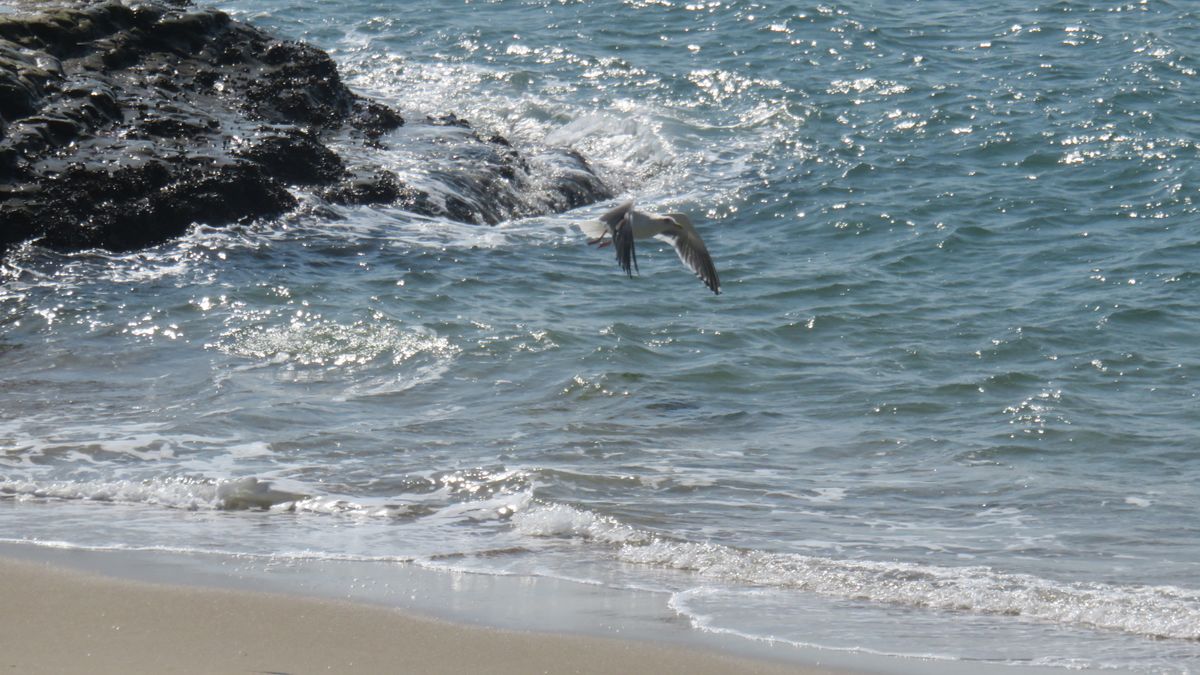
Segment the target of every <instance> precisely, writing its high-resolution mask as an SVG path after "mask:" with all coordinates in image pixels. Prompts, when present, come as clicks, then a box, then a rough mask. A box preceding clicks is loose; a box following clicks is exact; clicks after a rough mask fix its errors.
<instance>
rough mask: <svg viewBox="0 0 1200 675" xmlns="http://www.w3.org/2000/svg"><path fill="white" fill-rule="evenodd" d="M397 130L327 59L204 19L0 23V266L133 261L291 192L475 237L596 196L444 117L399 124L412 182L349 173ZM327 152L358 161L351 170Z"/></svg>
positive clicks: (268, 211) (93, 11) (394, 118)
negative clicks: (400, 214)
mask: <svg viewBox="0 0 1200 675" xmlns="http://www.w3.org/2000/svg"><path fill="white" fill-rule="evenodd" d="M404 124H405V121H404V119H403V118H402V117H401V116H400V114H399V113H397V112H396V111H395V110H393V109H391V108H389V107H387V106H385V105H383V104H381V103H379V102H376V101H371V100H368V99H365V98H363V97H361V96H358V95H356V94H354V93H353V92H351V91H350V90H349V89H347V88H346V87H345V86H344V84H343V83H342V81H341V78H340V77H339V75H338V72H337V68H336V66H335V64H334V63H333V61H332V60H331V59H330V58H329V56H328V55H327V54H325V53H324V52H322V51H320V50H318V49H316V48H314V47H311V46H309V45H306V44H303V43H298V42H291V41H286V40H279V39H276V38H273V37H271V36H269V35H267V34H265V33H264V32H262V31H260V30H258V29H256V28H253V27H251V26H248V25H245V24H242V23H239V22H236V21H234V20H232V19H230V17H229V16H227V15H226V14H224V13H222V12H219V11H216V10H211V9H195V8H192V7H189V6H187V5H186V3H183V2H180V3H173V4H156V3H154V2H148V3H138V4H136V5H125V4H122V3H119V2H111V1H109V2H99V3H94V4H79V5H68V6H66V7H59V8H51V9H44V8H43V9H40V10H39V11H38V12H37V13H24V14H22V13H18V14H0V254H2V253H3V252H4V251H5V250H6V249H7V247H9V246H11V245H12V244H15V243H18V242H21V241H26V240H30V239H36V240H37V241H38V242H39V243H40V244H42V245H45V246H51V247H55V248H63V249H78V248H90V247H100V248H108V249H120V250H125V249H133V248H138V247H144V246H147V245H152V244H155V243H158V242H162V241H164V240H166V239H169V238H171V237H175V236H178V235H179V234H182V233H183V232H184V231H186V230H187V228H188V227H189V226H191V225H192V224H193V223H197V222H203V223H207V224H210V225H221V224H225V223H230V222H239V221H247V220H252V219H256V218H263V217H272V216H277V215H280V214H282V213H284V212H286V211H288V210H289V209H291V208H293V207H295V206H296V198H295V196H294V195H293V190H295V189H300V190H307V191H310V192H312V193H313V194H316V195H318V196H319V197H321V198H324V199H326V200H328V201H330V202H333V203H341V204H380V203H397V204H400V205H402V206H403V207H404V208H408V209H411V210H413V211H417V212H419V213H423V214H427V215H436V216H442V217H446V218H451V219H455V220H461V221H465V222H478V223H495V222H498V221H499V220H502V219H504V218H506V217H513V216H517V215H525V214H530V213H537V212H545V211H550V210H561V209H567V208H573V207H575V206H579V205H582V204H585V203H589V202H591V201H595V200H597V199H601V198H604V197H606V196H608V194H609V193H608V190H607V189H606V188H605V186H604V185H603V183H602V182H601V181H600V180H599V179H598V178H597V177H596V176H595V174H594V173H592V171H591V169H590V168H589V167H588V166H587V163H586V162H585V161H584V159H583V158H582V157H580V156H579V155H577V154H575V153H572V152H570V151H547V152H545V153H544V154H542V155H536V156H532V157H528V158H527V157H525V156H523V155H522V154H521V153H520V152H518V151H517V150H515V149H514V148H513V147H512V146H511V145H510V144H509V143H508V142H507V141H506V140H505V139H503V138H500V137H495V136H485V135H481V134H480V133H478V132H476V131H475V130H473V129H472V128H471V127H470V125H469V124H467V123H466V122H464V121H463V120H460V119H458V118H457V117H455V116H453V115H448V116H441V117H430V118H427V119H425V120H421V121H419V122H417V123H416V125H414V126H418V127H422V128H428V129H431V130H436V131H437V132H438V133H437V134H436V136H429V137H430V138H434V139H435V140H436V142H428V143H424V144H421V143H416V144H415V147H419V148H421V152H424V153H426V156H422V158H421V162H420V166H421V167H422V170H421V171H420V172H418V173H419V174H420V175H419V176H418V180H416V181H414V180H412V178H411V177H409V178H410V179H409V181H408V182H406V181H404V180H401V178H400V177H399V176H398V175H397V174H396V173H395V172H394V171H391V170H389V169H387V168H385V167H383V166H378V165H376V166H371V165H366V164H363V162H364V161H370V160H363V159H362V157H369V156H370V152H368V150H369V149H370V148H381V147H383V144H385V143H387V142H389V138H391V137H393V136H395V132H396V131H397V130H398V129H400V128H401V127H402V126H403V125H404ZM389 134H390V136H389ZM425 136H428V135H425ZM414 137H422V134H421V133H417V132H414ZM333 141H336V143H340V144H342V145H343V146H344V145H345V144H357V145H355V147H358V148H360V150H362V151H356V152H354V153H353V154H354V155H355V157H357V158H358V159H357V160H356V161H357V162H358V163H359V165H349V164H348V162H347V161H346V160H345V159H344V158H343V157H341V156H339V155H338V153H337V152H335V150H334V149H332V148H331V147H330V145H331V143H332V142H333ZM336 143H334V147H338V146H337V145H336ZM435 188H436V189H435Z"/></svg>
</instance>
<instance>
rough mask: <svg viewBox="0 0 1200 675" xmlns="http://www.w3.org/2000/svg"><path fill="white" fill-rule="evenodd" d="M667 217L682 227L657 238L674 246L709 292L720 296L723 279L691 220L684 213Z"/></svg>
mask: <svg viewBox="0 0 1200 675" xmlns="http://www.w3.org/2000/svg"><path fill="white" fill-rule="evenodd" d="M667 215H668V216H669V217H671V218H674V219H675V222H677V223H679V224H680V225H681V226H682V227H680V228H677V229H676V228H672V229H670V230H667V231H665V232H662V233H661V234H657V235H655V238H656V239H658V240H660V241H665V242H667V243H668V244H670V245H671V246H673V247H674V248H675V253H676V254H677V255H679V259H680V260H681V261H683V264H684V265H687V266H688V269H690V270H692V271H693V272H695V273H696V276H698V277H700V280H701V281H703V282H704V285H705V286H708V288H709V290H711V291H712V292H713V293H716V294H717V295H720V294H721V278H720V277H719V276H717V267H716V265H713V261H712V256H710V255H709V254H708V247H707V246H705V245H704V240H703V239H701V238H700V233H699V232H697V231H696V228H695V227H694V226H693V225H692V221H691V219H689V218H688V217H687V216H686V215H685V214H682V213H668V214H667Z"/></svg>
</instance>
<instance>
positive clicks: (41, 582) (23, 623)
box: [0, 558, 841, 675]
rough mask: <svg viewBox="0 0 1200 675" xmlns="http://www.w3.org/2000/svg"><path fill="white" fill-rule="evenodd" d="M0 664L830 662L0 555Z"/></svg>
mask: <svg viewBox="0 0 1200 675" xmlns="http://www.w3.org/2000/svg"><path fill="white" fill-rule="evenodd" d="M0 607H3V612H2V613H0V616H2V617H3V619H2V620H0V672H12V673H55V674H60V673H61V674H67V673H93V674H97V675H103V674H106V673H114V674H115V673H122V674H126V673H189V674H192V673H288V674H292V675H300V674H302V673H456V674H457V673H466V672H475V673H497V674H510V673H511V674H513V675H517V674H521V675H525V674H528V673H639V672H640V673H680V674H683V673H688V674H696V675H705V674H712V675H716V674H718V673H728V674H743V673H744V674H751V673H755V674H762V675H774V674H782V673H811V674H815V673H831V674H832V673H835V672H841V671H833V670H824V669H820V668H811V667H804V666H794V665H790V664H785V663H773V662H767V661H756V660H750V659H743V658H737V657H731V656H727V655H724V654H719V653H714V652H709V651H705V650H702V649H691V648H682V647H678V646H672V645H658V644H653V643H642V642H637V641H633V640H613V639H607V638H593V637H580V636H574V635H557V634H541V633H531V632H520V631H504V630H496V629H489V628H481V627H476V626H465V625H458V624H453V623H448V622H444V621H440V620H435V619H428V618H423V617H416V616H411V615H407V614H404V613H401V612H399V611H397V610H394V609H389V608H385V607H376V606H371V605H362V604H355V603H350V602H340V601H329V600H320V599H313V598H306V597H298V596H290V595H282V594H275V593H259V592H253V591H241V590H223V589H213V588H193V587H188V586H173V585H163V584H153V583H143V582H136V581H128V580H123V579H115V578H110V577H104V576H98V575H93V574H90V573H86V572H79V571H75V570H71V569H67V568H63V567H58V566H54V565H51V564H48V563H42V562H33V561H23V560H14V559H7V558H0Z"/></svg>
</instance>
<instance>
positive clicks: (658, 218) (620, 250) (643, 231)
mask: <svg viewBox="0 0 1200 675" xmlns="http://www.w3.org/2000/svg"><path fill="white" fill-rule="evenodd" d="M579 229H580V230H582V231H583V233H584V234H586V235H587V236H589V237H591V238H592V241H591V242H589V243H593V244H600V245H601V246H607V245H608V244H609V243H612V244H614V248H615V249H616V252H617V262H618V264H620V265H621V269H623V270H625V272H626V273H627V274H629V275H630V276H633V272H634V270H636V269H637V253H636V250H635V246H634V240H636V239H650V238H652V237H653V238H655V239H658V240H660V241H664V242H666V243H668V244H671V246H673V247H674V248H675V253H676V254H678V255H679V259H680V260H681V261H682V262H683V264H685V265H687V266H688V268H689V269H691V270H692V271H693V272H695V273H696V276H698V277H700V280H701V281H703V282H704V285H706V286H708V287H709V289H710V290H712V292H713V293H717V294H719V293H720V292H721V280H720V278H719V277H718V276H717V268H716V267H715V266H714V265H713V262H712V257H711V256H709V254H708V248H707V247H706V246H705V245H704V240H703V239H701V238H700V233H698V232H696V227H695V226H694V225H692V221H691V219H690V218H688V217H687V215H686V214H683V213H668V214H666V215H658V214H654V213H647V212H645V211H638V210H637V209H635V208H633V201H627V202H625V203H623V204H621V205H620V206H618V207H616V208H615V209H612V210H611V211H609V212H607V213H605V214H604V215H602V216H600V219H599V220H596V221H587V222H582V223H579ZM606 236H609V237H611V238H612V241H611V242H604V238H605V237H606Z"/></svg>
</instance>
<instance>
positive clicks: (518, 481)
mask: <svg viewBox="0 0 1200 675" xmlns="http://www.w3.org/2000/svg"><path fill="white" fill-rule="evenodd" d="M217 6H218V7H220V8H222V9H224V10H226V11H228V12H230V13H231V14H232V15H234V16H235V17H237V18H239V19H242V20H245V21H249V22H252V23H254V24H256V25H258V26H261V27H264V28H266V29H269V30H271V31H274V32H276V33H278V34H280V35H284V36H287V37H291V38H295V39H303V40H306V41H308V42H310V43H312V44H315V45H317V46H319V47H321V48H323V49H326V50H328V51H329V52H330V53H331V54H332V55H333V57H334V58H335V60H336V61H337V62H338V63H339V66H340V67H341V69H342V71H343V73H344V77H345V79H346V81H347V83H348V84H350V85H351V87H352V88H354V89H356V90H357V91H360V92H362V93H364V94H368V95H371V96H375V97H378V98H380V99H382V100H384V101H386V102H389V103H391V104H393V105H395V106H397V107H399V108H400V109H401V110H402V111H403V112H404V113H405V114H406V116H408V117H409V118H410V119H414V120H415V119H420V118H421V117H423V116H424V115H426V114H444V113H451V112H452V113H455V114H457V115H458V116H460V117H462V118H465V119H467V120H470V121H471V123H472V124H474V125H475V126H476V127H478V128H481V129H484V130H487V131H491V132H496V133H501V134H504V135H505V136H507V137H508V138H509V139H510V140H511V141H512V142H513V144H514V145H515V146H516V147H518V148H519V149H522V150H523V151H525V152H528V153H531V154H532V153H536V152H537V151H539V150H540V149H542V148H545V147H571V148H574V149H577V150H578V151H580V152H582V153H583V154H584V155H585V156H587V157H588V159H589V160H590V161H591V163H592V164H593V166H594V167H595V168H596V170H597V171H598V172H599V173H600V174H601V175H602V177H603V178H604V179H605V180H606V181H607V182H608V184H609V185H611V186H612V187H613V190H614V192H616V193H617V194H619V195H620V198H633V199H635V200H637V202H638V203H639V204H640V205H642V206H644V207H646V208H648V209H652V210H659V211H668V210H670V211H686V212H688V213H690V214H693V220H694V221H696V223H697V226H698V228H699V230H700V232H701V234H702V235H703V236H704V238H705V240H706V241H707V243H708V247H709V249H710V250H711V252H712V254H713V257H714V260H715V262H716V265H717V268H718V269H719V270H720V273H721V278H722V281H723V293H722V294H721V295H720V296H714V295H713V294H711V293H710V292H708V291H707V290H706V289H705V288H704V287H703V285H702V284H701V283H700V282H699V281H697V280H696V279H695V278H694V277H693V276H692V275H691V273H690V272H688V271H687V270H686V269H684V268H683V267H682V266H681V265H680V264H679V263H678V261H677V259H676V258H675V255H674V253H673V252H672V251H670V250H669V249H666V248H664V247H663V246H660V245H656V244H647V245H643V246H641V247H640V249H639V261H640V263H641V275H640V276H638V277H635V278H633V279H629V278H626V277H625V276H624V275H623V274H622V273H621V272H620V270H619V269H618V268H617V266H616V264H615V261H614V260H613V257H612V254H611V249H609V250H604V251H597V250H595V249H593V248H591V247H588V246H587V245H586V244H585V243H584V237H583V236H582V235H581V234H580V233H579V231H578V230H577V229H576V228H575V226H574V223H576V222H578V221H580V220H585V219H590V218H594V217H596V215H598V214H599V213H602V212H603V211H604V210H605V209H606V208H608V207H611V206H612V205H613V204H614V203H615V200H614V201H612V202H606V203H602V204H597V205H594V206H591V207H585V208H581V209H578V210H576V211H574V212H569V213H563V214H558V215H548V216H542V217H535V218H525V219H514V220H509V221H506V222H504V223H501V224H500V225H498V226H495V227H487V226H468V225H461V224H455V223H450V222H441V221H438V220H431V219H429V218H425V217H418V216H415V215H412V214H409V213H406V212H404V211H403V210H401V209H399V208H395V207H358V208H344V207H333V206H330V205H327V204H323V203H320V202H319V200H317V199H316V198H313V197H311V196H303V205H302V206H301V207H300V208H299V209H297V210H296V211H295V212H294V213H291V214H288V215H287V216H285V217H283V218H281V219H279V220H277V221H272V222H262V223H256V224H254V225H252V226H245V227H230V228H224V229H214V228H208V227H204V226H199V227H197V228H196V229H195V231H194V232H193V233H191V234H189V235H188V236H186V237H184V238H182V239H180V240H178V241H175V242H172V243H169V244H165V245H162V246H159V247H157V248H153V249H150V250H147V251H143V252H138V253H129V254H108V253H104V252H85V253H77V254H61V253H55V252H51V251H46V250H42V249H39V248H37V247H28V248H25V249H22V250H20V251H18V252H17V253H16V254H14V255H12V256H11V257H10V258H9V259H8V260H7V261H5V262H4V264H3V267H2V269H0V275H2V277H0V279H2V281H0V539H3V540H6V541H10V542H23V543H34V544H42V545H53V546H57V547H66V548H81V549H123V550H127V549H133V550H162V551H184V552H188V551H194V552H201V551H202V552H207V553H212V554H218V555H250V556H262V557H263V558H265V559H270V560H280V561H286V560H357V561H365V562H370V563H371V564H375V565H380V566H387V565H419V566H423V567H428V568H430V569H453V570H460V571H461V570H467V571H472V572H478V573H481V574H496V575H530V576H537V577H546V578H553V579H570V580H577V581H582V582H585V583H590V584H597V585H600V586H608V587H612V588H636V589H641V590H644V591H649V592H653V593H661V594H664V595H665V596H666V597H668V598H669V603H670V606H671V607H672V608H673V609H674V610H675V611H676V612H677V613H678V614H679V617H680V618H681V620H684V621H687V622H690V625H692V626H693V627H694V628H695V630H697V631H707V632H714V633H724V634H730V635H740V636H744V637H745V638H746V639H747V640H766V641H773V642H776V643H783V644H788V643H792V644H797V645H806V646H815V647H819V648H823V649H828V650H840V651H849V652H855V651H861V652H872V653H880V654H895V655H909V656H923V657H927V658H936V659H943V660H948V661H951V662H953V661H961V662H966V663H975V662H994V663H1004V664H1018V665H1019V664H1038V665H1050V666H1064V667H1072V668H1110V667H1112V668H1126V669H1131V670H1139V671H1153V672H1187V671H1192V670H1200V517H1198V516H1200V513H1198V511H1200V488H1198V487H1197V486H1198V484H1200V337H1198V336H1200V230H1198V229H1197V220H1198V214H1197V205H1196V203H1195V202H1197V201H1200V162H1197V159H1198V158H1200V145H1198V138H1197V137H1198V136H1200V106H1198V105H1197V104H1198V103H1200V80H1198V74H1197V69H1198V68H1200V32H1198V31H1197V30H1196V28H1197V26H1200V14H1198V13H1197V12H1196V11H1195V9H1194V8H1195V6H1194V5H1193V4H1191V3H1186V2H1180V1H1167V0H1135V1H1132V2H1120V1H1117V2H1090V3H1089V2H1082V1H1079V0H1062V1H1056V2H1049V1H1045V2H1037V3H1029V2H1015V1H1011V0H1009V1H1001V2H994V3H987V4H986V5H982V6H980V5H976V4H975V3H961V2H957V1H955V0H926V1H913V2H903V3H896V2H881V1H879V2H875V1H870V0H863V1H860V2H845V3H834V2H818V3H782V2H780V3H776V2H737V1H725V0H695V1H688V0H626V1H625V2H620V3H618V2H593V3H582V2H566V1H563V2H559V1H557V0H555V1H551V0H536V1H535V0H508V1H504V2H480V1H474V2H472V1H471V0H468V1H467V2H456V3H450V2H441V1H440V0H437V1H435V0H427V1H413V2H407V3H403V4H399V3H390V2H383V1H382V0H346V1H344V2H338V3H316V4H314V3H308V2H298V1H296V0H255V1H254V2H250V1H248V0H237V1H233V2H219V3H217ZM418 127H419V125H410V126H408V127H405V128H403V129H401V130H398V131H397V132H395V133H394V134H393V135H391V136H389V137H385V138H384V139H383V142H384V145H385V146H386V147H385V148H383V149H364V148H362V147H361V146H355V145H353V144H352V143H349V142H348V143H347V144H346V145H345V146H344V147H342V148H340V149H341V151H342V152H344V153H346V154H348V155H353V154H354V153H370V154H371V156H372V158H373V161H376V162H378V163H381V164H383V165H385V166H387V167H388V168H389V169H391V170H393V171H395V172H396V173H398V174H400V175H401V176H402V177H404V178H406V179H407V180H411V181H424V182H425V184H427V185H430V186H432V187H433V188H434V189H442V190H446V191H452V190H453V189H454V186H453V184H451V183H438V178H437V176H438V175H440V174H438V173H437V172H434V171H432V170H431V167H430V166H429V161H428V159H427V156H428V155H427V154H425V155H423V154H421V153H417V152H414V151H413V148H415V147H417V146H418V145H420V144H421V143H423V142H427V141H428V139H424V140H422V139H421V138H417V136H418V135H419V132H418V131H416V129H418ZM435 140H436V139H435ZM451 159H452V158H451ZM448 161H449V160H448ZM457 170H470V167H462V166H460V167H458V169H457ZM533 198H536V195H533V196H531V199H533Z"/></svg>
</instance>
